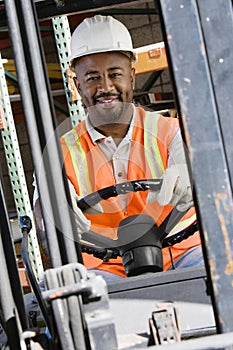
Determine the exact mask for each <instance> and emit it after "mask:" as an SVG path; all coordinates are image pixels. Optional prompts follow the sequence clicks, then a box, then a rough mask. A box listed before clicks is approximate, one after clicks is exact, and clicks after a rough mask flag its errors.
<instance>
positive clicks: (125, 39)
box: [70, 15, 136, 67]
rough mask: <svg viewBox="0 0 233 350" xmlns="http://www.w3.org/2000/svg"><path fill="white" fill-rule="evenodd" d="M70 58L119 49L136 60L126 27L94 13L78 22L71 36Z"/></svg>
mask: <svg viewBox="0 0 233 350" xmlns="http://www.w3.org/2000/svg"><path fill="white" fill-rule="evenodd" d="M70 49H71V60H70V65H71V67H72V65H73V60H74V59H75V58H78V57H82V56H86V55H91V54H94V53H100V52H109V51H120V52H122V53H125V54H127V56H128V57H129V58H130V59H131V61H132V62H135V61H136V53H135V51H134V50H133V44H132V39H131V36H130V34H129V31H128V29H127V28H126V27H125V26H124V24H122V23H121V22H119V21H118V20H116V19H115V18H113V17H111V16H101V15H96V16H94V17H91V18H86V19H84V21H83V22H82V23H80V24H79V25H78V26H77V28H76V29H75V31H74V32H73V34H72V38H71V45H70Z"/></svg>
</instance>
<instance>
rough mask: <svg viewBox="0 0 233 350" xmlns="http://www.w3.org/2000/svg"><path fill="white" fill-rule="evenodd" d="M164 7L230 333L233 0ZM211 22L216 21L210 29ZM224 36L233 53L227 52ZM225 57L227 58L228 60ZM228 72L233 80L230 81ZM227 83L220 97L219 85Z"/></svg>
mask: <svg viewBox="0 0 233 350" xmlns="http://www.w3.org/2000/svg"><path fill="white" fill-rule="evenodd" d="M159 5H160V12H161V17H162V19H163V23H162V26H163V32H164V41H165V42H166V45H167V54H168V56H169V60H170V67H171V68H172V76H173V78H174V85H175V91H176V94H177V97H178V100H177V104H178V106H180V109H181V112H182V115H183V117H182V123H181V124H182V127H183V131H184V134H185V136H186V140H187V142H188V146H189V152H190V161H191V165H192V171H193V175H194V180H195V188H196V196H197V198H196V202H197V204H198V209H199V210H198V216H199V221H200V223H201V225H200V227H201V228H202V230H201V233H202V240H203V246H204V252H205V255H206V268H207V272H208V275H209V279H210V283H211V286H212V288H211V289H212V301H213V307H214V311H215V319H216V325H217V329H218V332H229V331H232V330H233V319H232V314H233V304H232V296H233V290H232V275H233V269H232V266H233V259H232V254H233V247H232V242H233V216H232V211H233V201H232V186H231V181H230V180H231V179H230V176H229V175H230V174H229V172H228V169H229V168H230V167H229V159H228V156H227V157H226V154H227V155H229V152H228V151H227V150H228V149H230V148H231V142H230V143H229V140H228V138H227V137H226V139H225V135H223V133H222V126H223V124H224V125H225V126H226V125H227V127H228V128H229V130H232V127H231V125H232V120H231V121H230V118H229V117H228V118H226V116H225V115H223V113H222V112H221V118H220V112H219V111H220V110H221V109H222V108H223V111H225V110H226V109H224V103H225V102H224V101H228V103H229V104H230V106H231V107H229V108H230V109H232V103H231V102H230V101H232V96H231V90H232V89H230V90H228V89H227V87H228V84H229V83H230V82H231V83H232V69H229V70H227V68H229V67H230V62H231V64H232V60H231V61H229V59H230V57H232V54H233V51H232V50H233V46H232V6H231V2H230V0H222V1H221V0H220V1H217V2H216V1H213V0H210V1H209V0H198V1H187V2H184V1H181V0H162V1H160V2H159ZM216 6H217V9H216ZM214 8H215V9H214ZM220 8H221V9H222V10H221V11H222V12H223V13H224V14H226V13H228V12H227V11H228V10H229V15H228V16H226V15H224V20H223V18H222V17H221V16H219V10H218V9H220ZM209 22H212V24H211V25H210V26H209V27H208V25H209ZM177 23H179V25H177ZM213 26H216V27H215V30H214V33H212V34H211V31H212V30H213ZM220 27H221V30H220V32H219V33H218V28H220ZM203 28H204V30H203ZM230 28H231V30H229V29H230ZM224 33H225V34H224ZM223 35H224V36H225V43H224V47H225V48H227V51H226V50H225V51H222V50H221V48H222V37H223ZM190 38H192V40H191V39H190ZM209 39H211V40H210V42H209V43H208V47H207V46H206V42H207V41H208V40H209ZM213 40H214V44H213ZM229 44H230V45H229ZM219 52H221V56H219ZM220 58H222V59H223V61H224V60H225V58H226V62H224V63H225V64H221V62H220V61H219V60H220ZM226 72H227V74H229V78H228V79H227V82H226V83H224V79H225V77H226ZM213 82H214V84H213ZM221 84H223V88H222V87H219V88H218V90H219V89H220V91H221V94H220V96H219V98H218V100H217V99H216V93H218V92H219V91H217V88H216V85H221ZM222 92H224V99H223V98H222ZM225 108H226V107H225ZM230 152H232V151H230ZM231 160H232V158H231ZM200 219H201V220H200Z"/></svg>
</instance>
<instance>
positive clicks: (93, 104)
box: [75, 52, 135, 126]
mask: <svg viewBox="0 0 233 350" xmlns="http://www.w3.org/2000/svg"><path fill="white" fill-rule="evenodd" d="M75 72H76V86H77V89H78V91H79V93H80V95H81V96H82V99H83V103H84V104H85V106H86V107H87V108H88V114H89V118H90V120H91V122H92V124H93V125H94V126H99V125H106V124H108V125H109V124H114V123H127V124H128V123H129V122H130V119H131V117H132V105H131V102H132V100H133V87H134V82H135V73H134V69H133V68H132V67H131V62H130V59H129V58H128V57H127V56H126V55H124V54H122V53H120V52H106V53H98V54H93V55H89V56H84V57H82V58H80V59H79V60H78V62H77V64H76V66H75Z"/></svg>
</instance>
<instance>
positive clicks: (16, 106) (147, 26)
mask: <svg viewBox="0 0 233 350" xmlns="http://www.w3.org/2000/svg"><path fill="white" fill-rule="evenodd" d="M148 8H154V1H142V2H141V3H137V4H136V5H135V4H131V5H121V6H119V7H116V8H115V11H114V9H111V13H112V15H113V16H114V17H115V18H117V19H118V20H120V21H121V22H122V23H124V24H125V25H126V26H127V28H128V29H129V31H130V33H131V36H132V40H133V45H134V47H135V48H138V47H141V46H145V45H150V44H154V43H159V42H162V41H163V37H162V32H161V24H160V19H159V17H158V15H157V14H156V9H154V14H147V13H146V10H147V9H148ZM123 12H124V13H123ZM108 14H110V10H109V11H108ZM88 15H89V16H92V15H93V14H88ZM84 17H85V15H83V14H77V15H73V16H69V17H68V19H69V23H70V28H71V32H72V31H73V30H74V29H75V27H76V25H77V24H78V23H79V22H81V21H82V20H83V18H84ZM40 32H41V38H42V43H43V48H44V53H45V58H46V63H47V68H48V75H49V80H50V84H51V89H52V95H53V99H54V103H55V111H56V118H57V123H58V124H60V123H61V122H62V121H64V120H65V119H67V118H69V116H68V109H67V105H66V98H65V95H64V89H63V81H62V76H61V72H60V67H59V63H58V62H59V60H58V54H57V48H56V43H55V39H54V32H53V26H52V20H51V19H49V20H46V21H41V22H40ZM0 50H1V55H2V58H3V59H7V60H8V63H7V64H5V65H4V68H5V69H6V71H7V73H8V74H7V75H6V77H7V84H8V90H9V95H10V100H11V108H12V111H13V116H14V121H15V126H16V131H17V137H18V142H19V146H20V151H21V157H22V161H23V166H24V172H25V175H26V182H27V186H28V192H29V196H30V199H31V200H32V196H33V186H32V181H33V168H34V166H33V162H32V157H31V153H30V146H29V142H28V135H27V130H26V125H25V119H24V113H23V108H22V104H21V100H20V91H19V89H18V85H17V76H16V72H15V67H14V55H13V52H12V48H11V42H10V38H9V33H8V31H7V30H6V29H5V28H4V29H2V28H1V29H0ZM152 74H153V73H151V72H150V73H145V74H139V75H137V77H136V87H135V99H136V101H137V103H140V104H142V105H146V106H148V108H153V109H155V110H160V109H164V108H167V106H168V108H169V106H170V105H171V104H172V103H173V89H172V85H171V80H170V75H169V70H168V69H164V70H162V71H161V72H158V74H157V79H156V81H155V83H154V84H152V85H151V86H150V89H149V91H144V88H145V87H147V81H148V79H150V77H151V75H152ZM0 155H1V157H0V159H1V160H0V164H1V178H2V183H3V190H4V193H5V199H6V205H7V209H8V212H9V214H10V216H12V217H14V216H15V215H16V210H15V203H14V197H13V194H12V190H11V183H10V178H9V173H8V168H7V163H6V159H5V154H4V149H3V144H2V139H1V138H0Z"/></svg>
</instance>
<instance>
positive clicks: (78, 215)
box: [68, 180, 103, 234]
mask: <svg viewBox="0 0 233 350" xmlns="http://www.w3.org/2000/svg"><path fill="white" fill-rule="evenodd" d="M68 183H69V189H70V195H71V200H72V207H73V214H74V218H75V223H76V225H77V228H78V233H79V234H82V233H84V232H88V231H89V230H90V227H91V221H90V220H88V219H87V218H86V217H85V215H84V214H83V212H82V210H81V209H79V207H78V205H77V201H78V200H79V199H81V198H82V197H80V196H78V195H77V193H76V192H75V189H74V186H73V185H72V183H71V182H70V181H69V180H68ZM85 212H86V213H89V214H100V213H103V208H102V207H101V205H100V204H96V205H94V206H93V207H92V208H90V209H87V210H86V211H85Z"/></svg>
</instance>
